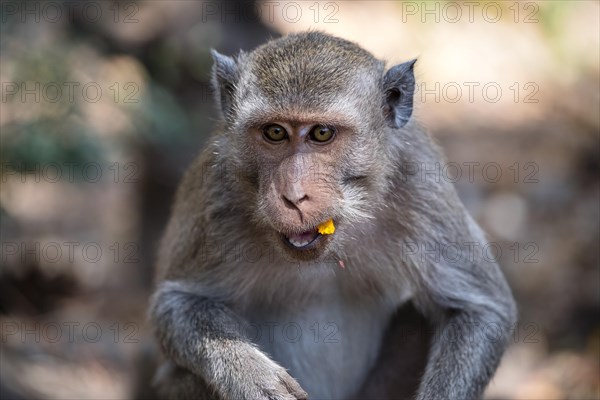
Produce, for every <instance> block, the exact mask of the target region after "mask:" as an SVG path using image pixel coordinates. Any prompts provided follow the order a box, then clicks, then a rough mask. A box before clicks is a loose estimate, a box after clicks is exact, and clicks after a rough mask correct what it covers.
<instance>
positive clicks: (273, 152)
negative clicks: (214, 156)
mask: <svg viewBox="0 0 600 400" xmlns="http://www.w3.org/2000/svg"><path fill="white" fill-rule="evenodd" d="M213 58H214V67H213V86H214V89H215V94H216V99H217V103H218V105H219V107H220V110H221V113H222V123H223V132H222V134H221V136H220V137H219V139H218V143H219V144H220V149H219V156H220V157H223V162H224V163H225V164H226V165H227V167H228V170H229V171H235V173H234V174H233V175H235V176H236V178H240V177H243V178H242V179H236V181H235V183H234V185H238V186H239V188H238V189H240V190H239V191H238V192H237V193H238V195H239V194H243V196H244V197H245V198H250V199H251V200H250V201H249V202H250V203H251V204H249V205H248V206H249V210H250V213H251V214H252V216H253V217H254V218H253V219H254V220H255V221H256V223H257V224H259V225H260V227H261V228H263V230H264V231H266V232H269V236H270V239H272V240H273V242H274V243H277V246H280V248H281V249H282V250H284V251H285V252H286V253H287V254H288V255H290V256H291V257H293V258H295V259H299V260H314V259H319V258H321V257H323V256H324V255H326V254H328V252H331V251H333V252H335V251H336V250H339V249H340V246H347V245H350V246H351V240H352V239H353V237H356V235H355V234H356V232H357V230H360V227H361V225H364V224H366V223H367V222H368V220H369V219H371V218H373V217H374V212H376V210H377V209H378V207H382V206H384V204H383V202H382V198H383V195H384V194H385V193H386V191H387V190H389V187H388V186H389V182H388V175H389V174H391V173H392V172H391V169H392V162H393V161H392V157H391V152H390V148H391V147H392V146H390V144H391V142H392V141H395V140H396V141H397V140H400V139H399V135H400V133H399V132H398V130H399V129H400V128H401V127H402V126H404V125H405V124H406V122H407V121H408V119H409V118H410V116H411V113H412V105H413V92H414V76H413V64H414V60H413V61H410V62H407V63H404V64H400V65H397V66H394V67H392V68H391V69H389V70H388V71H387V72H385V71H384V63H383V62H382V61H380V60H378V59H376V58H375V57H373V56H372V55H371V54H370V53H369V52H367V51H365V50H363V49H362V48H360V47H358V46H357V45H356V44H354V43H351V42H348V41H346V40H342V39H339V38H335V37H332V36H329V35H326V34H323V33H320V32H309V33H302V34H297V35H290V36H287V37H284V38H281V39H278V40H275V41H271V42H269V43H267V44H265V45H263V46H261V47H259V48H257V49H256V50H254V51H253V52H251V53H247V54H246V53H240V54H239V55H238V56H237V57H235V58H230V57H227V56H224V55H221V54H219V53H217V52H216V51H213ZM248 193H251V195H248ZM329 219H333V221H334V224H335V226H336V232H335V233H334V234H332V235H321V234H319V233H318V232H317V225H319V224H321V223H323V222H325V221H327V220H329Z"/></svg>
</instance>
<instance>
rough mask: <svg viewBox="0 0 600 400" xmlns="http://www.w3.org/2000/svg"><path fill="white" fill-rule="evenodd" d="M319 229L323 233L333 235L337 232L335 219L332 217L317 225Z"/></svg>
mask: <svg viewBox="0 0 600 400" xmlns="http://www.w3.org/2000/svg"><path fill="white" fill-rule="evenodd" d="M317 231H318V232H319V233H320V234H321V235H331V234H332V233H333V232H335V225H333V220H332V219H330V220H327V221H325V222H323V223H322V224H319V225H318V226H317Z"/></svg>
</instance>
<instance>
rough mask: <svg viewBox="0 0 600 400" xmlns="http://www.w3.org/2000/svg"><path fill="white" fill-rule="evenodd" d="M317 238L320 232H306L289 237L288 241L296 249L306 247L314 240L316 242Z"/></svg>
mask: <svg viewBox="0 0 600 400" xmlns="http://www.w3.org/2000/svg"><path fill="white" fill-rule="evenodd" d="M317 236H319V233H318V232H314V231H306V232H302V233H299V234H294V235H290V236H287V240H288V242H290V244H291V245H292V246H294V247H304V246H306V245H308V244H310V243H311V242H312V241H313V240H315V239H316V238H317Z"/></svg>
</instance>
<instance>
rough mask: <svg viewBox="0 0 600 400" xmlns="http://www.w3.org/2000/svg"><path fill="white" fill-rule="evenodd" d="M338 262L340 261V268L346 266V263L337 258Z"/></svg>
mask: <svg viewBox="0 0 600 400" xmlns="http://www.w3.org/2000/svg"><path fill="white" fill-rule="evenodd" d="M338 262H339V263H340V267H341V268H346V265H344V262H343V261H342V260H338Z"/></svg>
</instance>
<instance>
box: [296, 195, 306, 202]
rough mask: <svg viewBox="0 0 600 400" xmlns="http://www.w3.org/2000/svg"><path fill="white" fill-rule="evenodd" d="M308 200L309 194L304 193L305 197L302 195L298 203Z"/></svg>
mask: <svg viewBox="0 0 600 400" xmlns="http://www.w3.org/2000/svg"><path fill="white" fill-rule="evenodd" d="M306 200H308V196H307V195H304V197H302V198H301V199H300V200H298V203H297V204H300V203H302V202H303V201H306Z"/></svg>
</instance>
